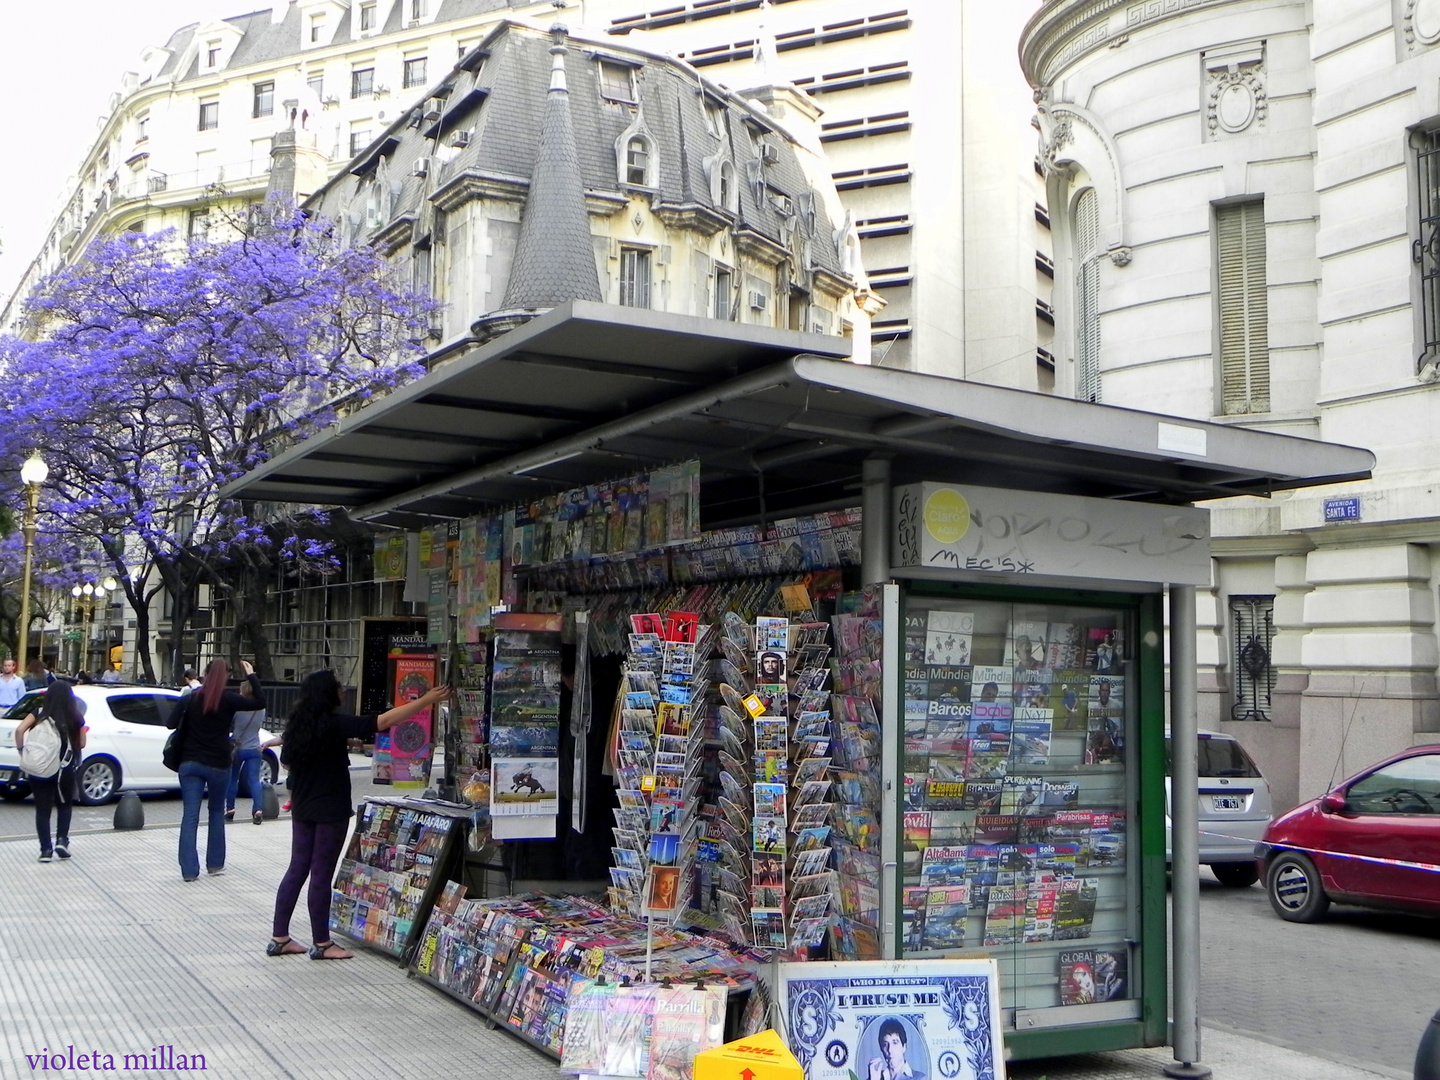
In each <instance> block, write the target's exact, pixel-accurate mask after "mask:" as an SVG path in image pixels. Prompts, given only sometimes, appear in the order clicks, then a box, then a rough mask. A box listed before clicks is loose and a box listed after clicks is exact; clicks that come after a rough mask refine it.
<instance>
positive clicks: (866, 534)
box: [860, 457, 890, 585]
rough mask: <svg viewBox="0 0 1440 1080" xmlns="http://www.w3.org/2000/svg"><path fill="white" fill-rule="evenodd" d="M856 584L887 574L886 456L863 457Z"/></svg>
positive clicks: (878, 578) (888, 569)
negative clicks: (857, 577)
mask: <svg viewBox="0 0 1440 1080" xmlns="http://www.w3.org/2000/svg"><path fill="white" fill-rule="evenodd" d="M860 479H861V488H860V584H862V585H874V584H875V583H876V582H880V581H888V580H889V578H890V459H889V458H887V457H867V458H866V459H865V460H864V462H863V463H862V471H861V473H860Z"/></svg>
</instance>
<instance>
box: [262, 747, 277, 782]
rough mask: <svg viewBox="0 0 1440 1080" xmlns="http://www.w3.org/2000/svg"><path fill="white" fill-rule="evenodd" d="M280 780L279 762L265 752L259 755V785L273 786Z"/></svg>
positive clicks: (267, 751) (269, 753)
mask: <svg viewBox="0 0 1440 1080" xmlns="http://www.w3.org/2000/svg"><path fill="white" fill-rule="evenodd" d="M279 779H280V762H278V761H276V760H275V755H274V754H272V753H271V752H270V751H269V750H266V751H265V752H264V753H262V754H261V755H260V783H262V784H275V783H277V782H278V781H279Z"/></svg>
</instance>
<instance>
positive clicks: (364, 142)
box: [350, 128, 370, 157]
mask: <svg viewBox="0 0 1440 1080" xmlns="http://www.w3.org/2000/svg"><path fill="white" fill-rule="evenodd" d="M369 145H370V129H369V128H358V129H356V130H355V131H352V132H350V156H351V157H354V156H355V155H356V154H358V153H360V151H361V150H364V149H365V147H367V146H369Z"/></svg>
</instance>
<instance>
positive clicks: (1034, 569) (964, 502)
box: [894, 484, 1210, 584]
mask: <svg viewBox="0 0 1440 1080" xmlns="http://www.w3.org/2000/svg"><path fill="white" fill-rule="evenodd" d="M894 509H895V535H894V540H895V549H894V553H895V558H896V565H897V566H900V567H916V568H932V569H942V570H970V571H980V572H986V573H1001V574H1019V575H1028V574H1048V575H1063V576H1070V577H1098V578H1114V579H1119V580H1129V581H1155V582H1172V583H1178V584H1192V583H1193V584H1203V583H1205V582H1206V581H1208V580H1209V565H1208V563H1209V556H1210V548H1209V518H1208V513H1207V512H1206V511H1204V510H1197V509H1195V508H1193V507H1173V506H1154V505H1145V504H1138V503H1130V502H1118V501H1114V500H1106V499H1088V498H1080V497H1077V496H1069V495H1049V494H1045V493H1041V492H1021V491H1006V490H1001V489H996V488H972V487H968V486H967V487H964V488H961V487H956V486H950V485H941V484H912V485H908V486H905V487H901V488H897V489H896V492H895V506H894Z"/></svg>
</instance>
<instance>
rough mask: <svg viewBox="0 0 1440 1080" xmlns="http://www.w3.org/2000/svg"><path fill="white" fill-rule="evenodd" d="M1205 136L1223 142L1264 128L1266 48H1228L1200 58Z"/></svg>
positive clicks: (1256, 46) (1257, 43)
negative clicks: (1203, 72)
mask: <svg viewBox="0 0 1440 1080" xmlns="http://www.w3.org/2000/svg"><path fill="white" fill-rule="evenodd" d="M1203 61H1204V68H1205V137H1206V139H1208V140H1211V141H1213V140H1216V139H1222V138H1225V137H1226V136H1230V135H1242V134H1245V133H1246V132H1249V131H1251V130H1252V129H1253V130H1254V131H1259V130H1260V129H1263V128H1264V126H1265V113H1266V108H1267V102H1266V92H1265V46H1264V44H1263V43H1260V42H1256V43H1254V44H1251V45H1240V46H1231V47H1229V48H1226V49H1223V50H1218V51H1213V52H1207V53H1205V54H1204V55H1203Z"/></svg>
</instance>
